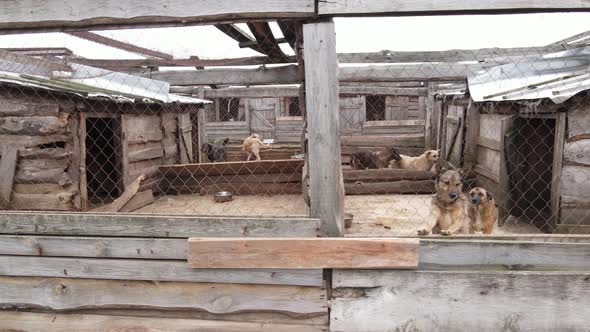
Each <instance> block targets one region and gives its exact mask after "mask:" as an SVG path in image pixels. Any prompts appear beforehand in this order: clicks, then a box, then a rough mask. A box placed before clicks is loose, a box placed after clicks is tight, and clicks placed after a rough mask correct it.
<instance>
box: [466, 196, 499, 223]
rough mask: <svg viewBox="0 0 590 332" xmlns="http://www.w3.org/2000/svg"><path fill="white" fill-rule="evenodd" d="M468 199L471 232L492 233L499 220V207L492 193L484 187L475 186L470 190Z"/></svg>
mask: <svg viewBox="0 0 590 332" xmlns="http://www.w3.org/2000/svg"><path fill="white" fill-rule="evenodd" d="M468 199H469V203H468V204H469V205H468V207H467V216H468V217H469V233H471V234H473V233H475V232H482V233H484V234H492V231H493V230H494V226H495V225H496V222H497V221H498V209H496V202H495V201H494V197H493V196H492V194H491V193H490V192H489V191H487V190H485V189H483V188H480V187H475V188H473V189H471V190H470V191H469V194H468Z"/></svg>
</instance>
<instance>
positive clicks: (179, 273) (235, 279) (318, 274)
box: [0, 256, 323, 286]
mask: <svg viewBox="0 0 590 332" xmlns="http://www.w3.org/2000/svg"><path fill="white" fill-rule="evenodd" d="M0 263H1V264H0V275H2V276H14V277H32V276H34V277H61V278H63V277H67V278H81V279H112V280H154V281H183V282H216V283H230V284H231V283H238V284H268V285H296V286H322V284H323V278H322V271H321V270H296V271H295V270H276V269H275V270H268V269H267V270H261V269H257V270H227V269H219V270H218V269H215V270H211V269H207V270H202V269H201V270H199V269H191V268H189V267H188V265H187V264H186V261H171V260H137V259H105V258H101V259H94V258H59V257H32V256H0Z"/></svg>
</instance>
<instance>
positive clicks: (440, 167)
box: [434, 160, 449, 181]
mask: <svg viewBox="0 0 590 332" xmlns="http://www.w3.org/2000/svg"><path fill="white" fill-rule="evenodd" d="M434 170H435V172H436V174H437V176H436V177H437V181H438V177H439V176H440V175H441V174H442V173H444V172H446V171H448V170H449V168H448V167H447V165H446V163H445V162H444V161H442V160H439V161H438V162H437V163H436V165H435V167H434Z"/></svg>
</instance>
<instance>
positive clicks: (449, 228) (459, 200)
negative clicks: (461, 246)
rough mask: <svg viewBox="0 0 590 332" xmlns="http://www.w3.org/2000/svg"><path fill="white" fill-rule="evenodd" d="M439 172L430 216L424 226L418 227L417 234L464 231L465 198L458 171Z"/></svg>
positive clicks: (465, 217)
mask: <svg viewBox="0 0 590 332" xmlns="http://www.w3.org/2000/svg"><path fill="white" fill-rule="evenodd" d="M441 172H442V173H440V172H439V176H438V177H437V179H436V182H435V188H436V194H435V195H434V197H432V201H431V209H432V210H431V216H430V218H429V220H428V224H427V225H426V227H423V228H421V229H418V235H428V234H430V233H433V234H442V235H451V234H457V233H465V231H466V227H467V225H466V222H467V213H466V199H465V196H464V195H463V193H462V189H463V183H462V174H461V172H460V171H454V170H446V171H441Z"/></svg>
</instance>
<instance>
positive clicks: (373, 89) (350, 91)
mask: <svg viewBox="0 0 590 332" xmlns="http://www.w3.org/2000/svg"><path fill="white" fill-rule="evenodd" d="M426 92H427V89H426V88H395V87H385V86H341V87H340V95H341V96H349V95H390V96H398V95H399V96H425V95H426Z"/></svg>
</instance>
